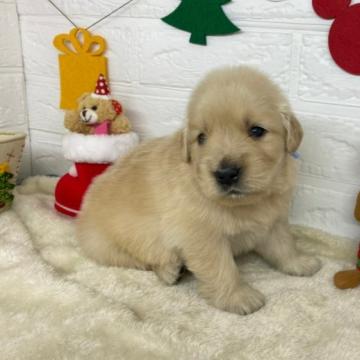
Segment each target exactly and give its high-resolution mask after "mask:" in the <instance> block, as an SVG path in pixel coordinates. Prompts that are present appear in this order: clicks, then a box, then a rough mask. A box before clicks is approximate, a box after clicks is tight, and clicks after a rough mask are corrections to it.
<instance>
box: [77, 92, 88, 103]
mask: <svg viewBox="0 0 360 360" xmlns="http://www.w3.org/2000/svg"><path fill="white" fill-rule="evenodd" d="M89 95H90V93H88V92H86V93H83V94H82V95H81V96H80V97H79V98H78V99H77V102H78V103H80V102H82V101H84V100H85V99H86V98H87V97H88V96H89Z"/></svg>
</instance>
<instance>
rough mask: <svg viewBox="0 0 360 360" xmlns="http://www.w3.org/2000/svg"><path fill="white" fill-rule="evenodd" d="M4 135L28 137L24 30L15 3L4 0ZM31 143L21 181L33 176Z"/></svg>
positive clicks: (0, 118)
mask: <svg viewBox="0 0 360 360" xmlns="http://www.w3.org/2000/svg"><path fill="white" fill-rule="evenodd" d="M0 94H1V95H0V131H21V132H26V133H28V122H27V116H26V107H25V84H24V75H23V66H22V55H21V44H20V30H19V22H18V16H17V12H16V4H15V0H0ZM29 140H30V139H29V138H28V139H27V145H26V148H25V154H24V157H23V163H22V167H21V171H20V175H19V176H20V178H24V177H26V176H28V175H29V174H30V172H31V157H30V141H29Z"/></svg>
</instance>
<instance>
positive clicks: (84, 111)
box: [78, 94, 116, 125]
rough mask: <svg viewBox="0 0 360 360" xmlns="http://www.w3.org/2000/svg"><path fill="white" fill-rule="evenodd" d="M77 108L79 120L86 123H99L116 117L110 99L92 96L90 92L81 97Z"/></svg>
mask: <svg viewBox="0 0 360 360" xmlns="http://www.w3.org/2000/svg"><path fill="white" fill-rule="evenodd" d="M78 110H79V112H80V118H81V120H82V121H83V122H84V123H85V124H87V125H93V124H100V123H102V122H103V121H105V120H113V119H114V118H115V117H116V112H115V110H114V108H113V105H112V102H111V100H103V99H100V98H96V97H92V96H91V94H85V95H84V96H82V97H81V99H80V100H79V106H78Z"/></svg>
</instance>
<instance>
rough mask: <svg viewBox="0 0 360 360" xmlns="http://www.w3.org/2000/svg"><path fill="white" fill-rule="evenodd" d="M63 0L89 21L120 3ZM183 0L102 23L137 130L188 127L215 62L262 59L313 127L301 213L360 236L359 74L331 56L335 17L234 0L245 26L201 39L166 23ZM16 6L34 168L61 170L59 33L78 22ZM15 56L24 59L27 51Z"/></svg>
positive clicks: (305, 6)
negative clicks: (200, 86)
mask: <svg viewBox="0 0 360 360" xmlns="http://www.w3.org/2000/svg"><path fill="white" fill-rule="evenodd" d="M353 2H359V1H353ZM56 3H57V4H58V5H59V6H60V7H61V8H62V9H64V10H65V11H66V12H67V13H68V14H69V15H70V16H72V17H73V19H74V20H75V21H76V22H77V23H78V24H79V25H87V24H89V23H91V22H93V21H95V20H96V19H98V18H99V17H100V16H101V14H105V13H107V12H109V11H111V10H112V9H113V8H115V7H116V6H117V5H118V4H119V1H117V0H96V1H95V0H91V1H86V0H74V1H66V0H57V1H56ZM178 3H179V0H136V1H135V2H134V4H133V5H131V6H129V7H128V8H127V9H124V10H123V11H121V12H120V13H118V14H117V15H115V16H113V17H112V18H111V19H109V20H106V21H105V22H104V23H102V24H101V25H99V26H97V27H96V28H95V29H93V31H94V32H96V33H99V34H102V35H103V36H105V38H106V39H107V41H108V44H109V48H110V49H109V51H108V54H107V55H108V58H109V64H110V76H111V86H112V89H113V93H114V94H115V95H116V96H118V97H119V98H120V99H121V100H122V102H123V103H124V106H125V107H126V108H127V110H128V113H129V116H130V118H131V119H132V121H133V123H134V124H135V128H136V129H137V130H138V131H139V132H140V133H141V135H142V136H143V137H144V138H147V137H153V136H157V135H163V134H167V133H170V132H172V131H173V130H174V129H175V128H177V127H179V126H180V125H181V122H182V120H183V118H184V114H185V106H186V101H187V99H188V96H189V93H190V91H191V88H192V87H193V86H194V84H195V83H196V82H197V81H198V80H199V78H200V77H202V76H203V75H204V74H205V73H206V72H207V71H208V70H209V69H212V68H214V67H216V66H219V65H223V64H253V65H255V66H258V67H260V68H261V69H263V70H264V71H266V72H267V73H268V74H269V75H271V76H272V77H273V78H274V80H275V81H276V82H277V83H278V84H279V85H280V86H281V87H282V88H283V90H284V91H285V92H286V93H287V94H288V95H289V97H290V99H291V102H292V104H293V106H294V108H295V110H296V112H297V114H298V116H299V118H300V119H301V120H302V123H303V125H304V128H305V141H304V143H303V145H302V149H301V152H302V160H301V173H300V177H299V186H298V189H297V193H296V198H295V201H294V206H293V211H292V221H293V222H296V223H301V224H307V225H310V226H315V227H318V228H322V229H324V230H327V231H330V232H333V233H337V234H342V235H346V236H350V237H353V238H356V237H359V234H360V225H358V224H357V223H356V222H355V220H353V217H352V212H353V207H354V201H355V197H356V195H357V192H358V191H359V190H360V118H359V117H360V77H356V76H352V75H349V74H347V73H345V72H344V71H342V70H341V69H339V68H338V67H337V66H336V65H335V64H334V63H333V61H332V59H331V58H330V55H329V52H328V50H327V33H328V30H329V27H330V25H331V22H330V21H325V20H322V19H320V18H318V17H317V16H316V15H315V14H314V12H313V10H312V6H311V0H285V1H282V2H270V1H267V0H234V1H233V2H232V4H230V5H228V6H225V7H224V9H225V10H226V12H227V13H228V15H229V16H230V17H231V19H232V20H233V21H234V22H236V23H237V24H238V25H239V26H240V27H241V28H242V30H243V33H241V34H239V35H234V36H227V37H210V38H209V39H208V40H209V41H208V42H209V45H208V47H200V46H195V45H190V44H189V43H188V38H189V34H187V33H185V32H181V31H178V30H176V29H173V28H171V27H169V26H167V25H166V24H164V23H162V22H161V21H160V18H161V17H162V16H164V15H166V14H168V13H169V12H170V11H172V10H173V9H174V8H175V7H176V6H177V5H178ZM0 4H1V0H0ZM17 4H18V10H19V13H20V24H21V36H22V44H23V56H24V64H25V73H26V80H27V81H26V86H27V101H28V112H29V123H30V128H31V135H32V150H33V151H32V157H33V170H34V172H35V173H45V174H53V173H58V174H60V173H62V172H63V171H65V170H66V169H67V166H68V164H66V162H65V161H63V160H62V156H61V148H60V142H61V136H62V134H63V132H64V129H63V125H62V121H63V114H62V113H61V111H59V110H58V108H57V105H58V101H59V89H58V67H57V52H56V50H55V49H54V48H53V47H52V39H53V37H54V36H55V35H56V34H57V33H60V32H68V31H69V29H70V28H71V25H70V24H69V23H68V22H67V21H66V20H65V19H63V18H62V17H61V16H59V15H58V13H57V12H56V10H55V9H53V8H52V7H51V6H50V5H49V4H48V3H47V2H46V1H45V0H44V1H29V0H17ZM6 6H13V5H11V4H10V5H9V4H7V5H6ZM0 13H1V12H0ZM0 39H1V37H0ZM10 57H11V58H13V60H14V61H19V63H18V66H21V62H20V60H19V58H18V57H16V56H15V55H12V54H11V56H10ZM10 101H13V100H11V99H9V102H10Z"/></svg>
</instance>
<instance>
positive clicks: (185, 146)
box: [181, 127, 191, 163]
mask: <svg viewBox="0 0 360 360" xmlns="http://www.w3.org/2000/svg"><path fill="white" fill-rule="evenodd" d="M181 143H182V144H181V145H182V157H183V160H184V161H185V162H187V163H189V162H190V161H191V155H190V144H189V130H188V128H187V127H186V128H185V129H184V130H183V131H182V132H181Z"/></svg>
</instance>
